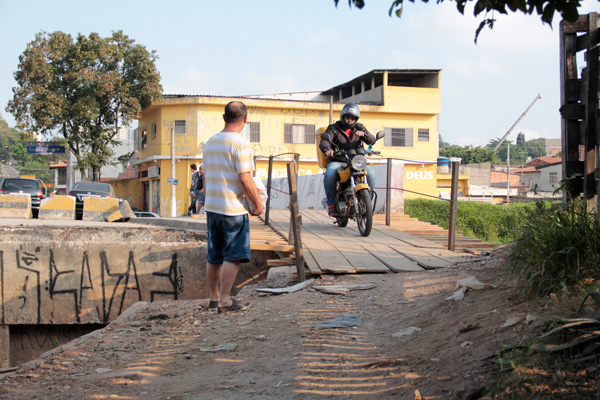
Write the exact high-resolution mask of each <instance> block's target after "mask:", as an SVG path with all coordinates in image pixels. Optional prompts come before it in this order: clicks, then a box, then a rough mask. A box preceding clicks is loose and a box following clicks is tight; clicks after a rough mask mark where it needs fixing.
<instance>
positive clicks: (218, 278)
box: [204, 101, 264, 314]
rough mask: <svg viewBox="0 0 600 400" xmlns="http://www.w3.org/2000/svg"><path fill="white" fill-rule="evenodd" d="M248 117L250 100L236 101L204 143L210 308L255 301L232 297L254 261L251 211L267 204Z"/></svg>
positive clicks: (225, 308) (236, 307)
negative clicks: (247, 134) (256, 174)
mask: <svg viewBox="0 0 600 400" xmlns="http://www.w3.org/2000/svg"><path fill="white" fill-rule="evenodd" d="M246 118H247V108H246V106H245V105H244V103H242V102H240V101H232V102H230V103H229V104H227V105H226V106H225V113H224V114H223V119H224V120H225V127H224V128H223V130H222V131H221V132H219V133H217V134H216V135H214V136H212V137H211V138H210V139H208V140H207V141H206V143H205V145H204V183H205V193H206V201H205V203H204V210H205V211H206V223H207V227H208V254H207V255H206V260H207V263H206V279H207V281H208V287H209V292H210V293H209V296H210V297H209V305H208V308H209V309H210V308H212V309H214V308H217V307H218V312H219V314H221V313H224V312H231V311H240V310H244V309H246V308H248V307H249V306H250V303H249V302H247V303H246V302H241V301H238V300H235V299H232V298H230V294H231V288H232V287H233V284H234V282H235V279H236V277H237V273H238V270H239V265H240V263H243V262H248V261H250V223H249V220H248V211H250V214H252V215H260V213H261V212H262V211H263V208H264V206H263V203H262V201H261V199H260V197H259V195H258V190H257V189H256V184H255V183H254V179H253V178H252V172H253V171H254V162H253V159H252V148H251V146H250V143H249V142H248V140H247V139H246V138H244V136H242V135H241V134H240V132H241V131H242V129H243V128H244V125H245V124H246ZM245 198H247V199H249V200H250V202H249V203H250V204H251V206H250V208H251V209H250V210H246V208H245V207H244V204H245V203H246V202H245Z"/></svg>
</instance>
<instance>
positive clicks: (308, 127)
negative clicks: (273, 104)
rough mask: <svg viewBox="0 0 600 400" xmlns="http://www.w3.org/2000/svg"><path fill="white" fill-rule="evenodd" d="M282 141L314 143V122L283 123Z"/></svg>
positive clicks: (287, 142) (286, 142) (288, 142)
mask: <svg viewBox="0 0 600 400" xmlns="http://www.w3.org/2000/svg"><path fill="white" fill-rule="evenodd" d="M283 131H284V134H283V142H284V143H285V144H314V143H315V125H314V124H284V129H283Z"/></svg>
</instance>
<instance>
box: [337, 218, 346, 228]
mask: <svg viewBox="0 0 600 400" xmlns="http://www.w3.org/2000/svg"><path fill="white" fill-rule="evenodd" d="M335 222H337V224H338V226H339V227H340V228H345V227H346V225H348V218H340V217H338V219H337V221H335Z"/></svg>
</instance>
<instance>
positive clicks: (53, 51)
mask: <svg viewBox="0 0 600 400" xmlns="http://www.w3.org/2000/svg"><path fill="white" fill-rule="evenodd" d="M156 59H157V56H156V54H155V52H154V51H153V52H148V51H147V50H146V48H145V47H144V46H141V45H138V44H135V41H134V40H132V39H129V38H128V37H127V36H126V35H124V34H123V32H122V31H118V32H113V34H112V36H110V37H108V38H101V37H100V36H99V35H98V34H97V33H91V34H90V35H89V36H88V37H86V36H84V35H78V36H77V37H76V39H75V40H73V38H72V37H71V35H68V34H66V33H63V32H60V31H57V32H53V33H50V34H46V33H44V32H40V33H38V34H37V35H36V37H35V39H34V40H33V41H32V42H31V43H29V44H28V45H27V48H26V50H25V51H24V52H23V54H22V55H21V56H20V57H19V67H18V70H17V71H16V72H15V74H14V76H15V80H16V81H17V83H18V86H17V87H15V88H13V93H14V96H13V99H12V100H11V101H9V103H8V106H7V107H6V110H7V111H8V112H10V113H12V114H13V115H14V116H15V119H16V121H17V127H19V128H20V129H23V130H25V131H29V132H38V133H41V134H43V135H45V136H48V135H51V134H52V133H53V132H54V131H58V132H60V134H61V135H62V136H63V137H64V138H65V139H66V141H67V144H68V147H69V149H70V151H71V152H72V153H73V154H74V155H75V158H76V159H77V162H76V165H75V168H78V169H79V170H80V171H81V173H82V176H83V177H86V176H87V174H86V170H87V169H88V168H89V169H91V170H92V172H93V179H94V180H99V178H100V168H101V167H102V166H104V165H108V164H110V163H112V158H113V156H114V153H113V151H112V150H111V146H112V145H115V144H118V142H117V140H115V136H116V135H117V133H118V130H119V127H120V126H122V125H127V124H129V123H130V121H131V120H132V119H133V118H134V117H135V116H136V115H137V114H138V113H139V112H140V111H141V110H142V109H143V108H145V107H146V106H148V105H150V102H151V101H152V100H153V99H155V98H158V97H159V96H160V95H161V92H162V87H161V85H160V75H159V73H158V71H157V70H156V65H155V61H156Z"/></svg>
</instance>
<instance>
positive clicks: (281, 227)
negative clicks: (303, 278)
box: [269, 210, 322, 275]
mask: <svg viewBox="0 0 600 400" xmlns="http://www.w3.org/2000/svg"><path fill="white" fill-rule="evenodd" d="M269 225H270V226H271V227H272V228H273V229H274V230H275V231H277V232H278V233H279V234H280V235H282V236H284V237H285V238H287V237H288V235H289V226H290V213H289V211H288V210H270V211H269ZM303 233H304V232H303ZM302 245H303V246H304V264H305V265H306V267H307V268H308V270H309V271H310V273H311V274H313V275H320V274H321V273H322V271H321V268H320V267H319V264H318V263H317V261H316V260H315V258H314V256H313V254H312V253H311V251H310V248H308V246H306V245H305V240H304V236H303V237H302Z"/></svg>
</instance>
